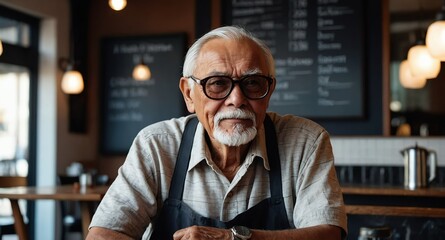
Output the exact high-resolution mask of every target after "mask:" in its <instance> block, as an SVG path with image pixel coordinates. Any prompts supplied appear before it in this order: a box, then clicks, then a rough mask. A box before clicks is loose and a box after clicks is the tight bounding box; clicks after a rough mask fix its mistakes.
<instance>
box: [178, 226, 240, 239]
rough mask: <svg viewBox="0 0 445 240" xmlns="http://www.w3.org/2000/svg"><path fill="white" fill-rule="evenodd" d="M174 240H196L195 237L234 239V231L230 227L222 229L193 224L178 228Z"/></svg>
mask: <svg viewBox="0 0 445 240" xmlns="http://www.w3.org/2000/svg"><path fill="white" fill-rule="evenodd" d="M173 239H174V240H186V239H187V240H195V239H202V240H206V239H207V240H208V239H218V240H232V232H231V231H230V229H221V228H213V227H203V226H191V227H188V228H183V229H181V230H178V231H176V232H175V234H174V235H173Z"/></svg>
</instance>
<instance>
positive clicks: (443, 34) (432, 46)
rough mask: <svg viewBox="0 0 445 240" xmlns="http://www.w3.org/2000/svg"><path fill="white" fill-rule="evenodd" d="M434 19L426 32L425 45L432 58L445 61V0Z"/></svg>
mask: <svg viewBox="0 0 445 240" xmlns="http://www.w3.org/2000/svg"><path fill="white" fill-rule="evenodd" d="M436 20H437V21H435V22H434V23H432V24H431V25H430V26H429V27H428V30H427V33H426V39H425V41H426V46H427V47H428V50H429V52H430V54H431V56H433V57H434V58H437V59H439V60H440V61H445V0H444V1H443V4H442V9H441V11H440V12H439V13H438V14H437V16H436Z"/></svg>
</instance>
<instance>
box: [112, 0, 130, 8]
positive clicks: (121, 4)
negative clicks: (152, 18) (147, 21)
mask: <svg viewBox="0 0 445 240" xmlns="http://www.w3.org/2000/svg"><path fill="white" fill-rule="evenodd" d="M108 5H110V7H111V9H113V10H114V11H120V10H122V9H124V8H125V7H126V6H127V0H109V1H108Z"/></svg>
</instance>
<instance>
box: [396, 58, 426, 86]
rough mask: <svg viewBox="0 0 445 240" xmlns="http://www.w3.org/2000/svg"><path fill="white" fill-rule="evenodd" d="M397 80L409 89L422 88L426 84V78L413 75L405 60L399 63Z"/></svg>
mask: <svg viewBox="0 0 445 240" xmlns="http://www.w3.org/2000/svg"><path fill="white" fill-rule="evenodd" d="M399 80H400V84H402V86H403V87H404V88H410V89H418V88H423V87H424V86H425V84H426V78H422V77H415V76H413V74H412V73H411V69H410V66H409V64H408V61H407V60H403V61H402V62H401V63H400V66H399Z"/></svg>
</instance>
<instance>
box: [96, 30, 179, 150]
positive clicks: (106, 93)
mask: <svg viewBox="0 0 445 240" xmlns="http://www.w3.org/2000/svg"><path fill="white" fill-rule="evenodd" d="M185 46H186V44H185V34H173V35H165V36H164V35H163V36H141V37H116V38H106V39H103V41H102V43H101V47H102V49H101V50H102V53H101V54H102V84H101V86H102V87H103V91H102V124H101V128H102V129H101V148H102V152H104V153H109V154H125V153H126V152H128V149H129V148H130V145H131V143H132V141H133V139H134V137H135V136H136V134H137V133H138V132H139V131H140V130H141V129H142V128H144V127H145V126H147V125H149V124H152V123H155V122H158V121H161V120H166V119H170V118H173V117H179V116H182V115H184V113H185V106H184V101H183V99H182V95H181V93H180V90H179V87H178V84H179V78H180V76H181V71H182V64H183V58H184V54H185ZM141 61H143V62H144V63H145V64H147V65H148V67H149V68H150V70H151V78H150V80H147V81H137V80H135V79H133V77H132V71H133V68H134V66H136V65H137V64H139V63H140V62H141Z"/></svg>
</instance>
